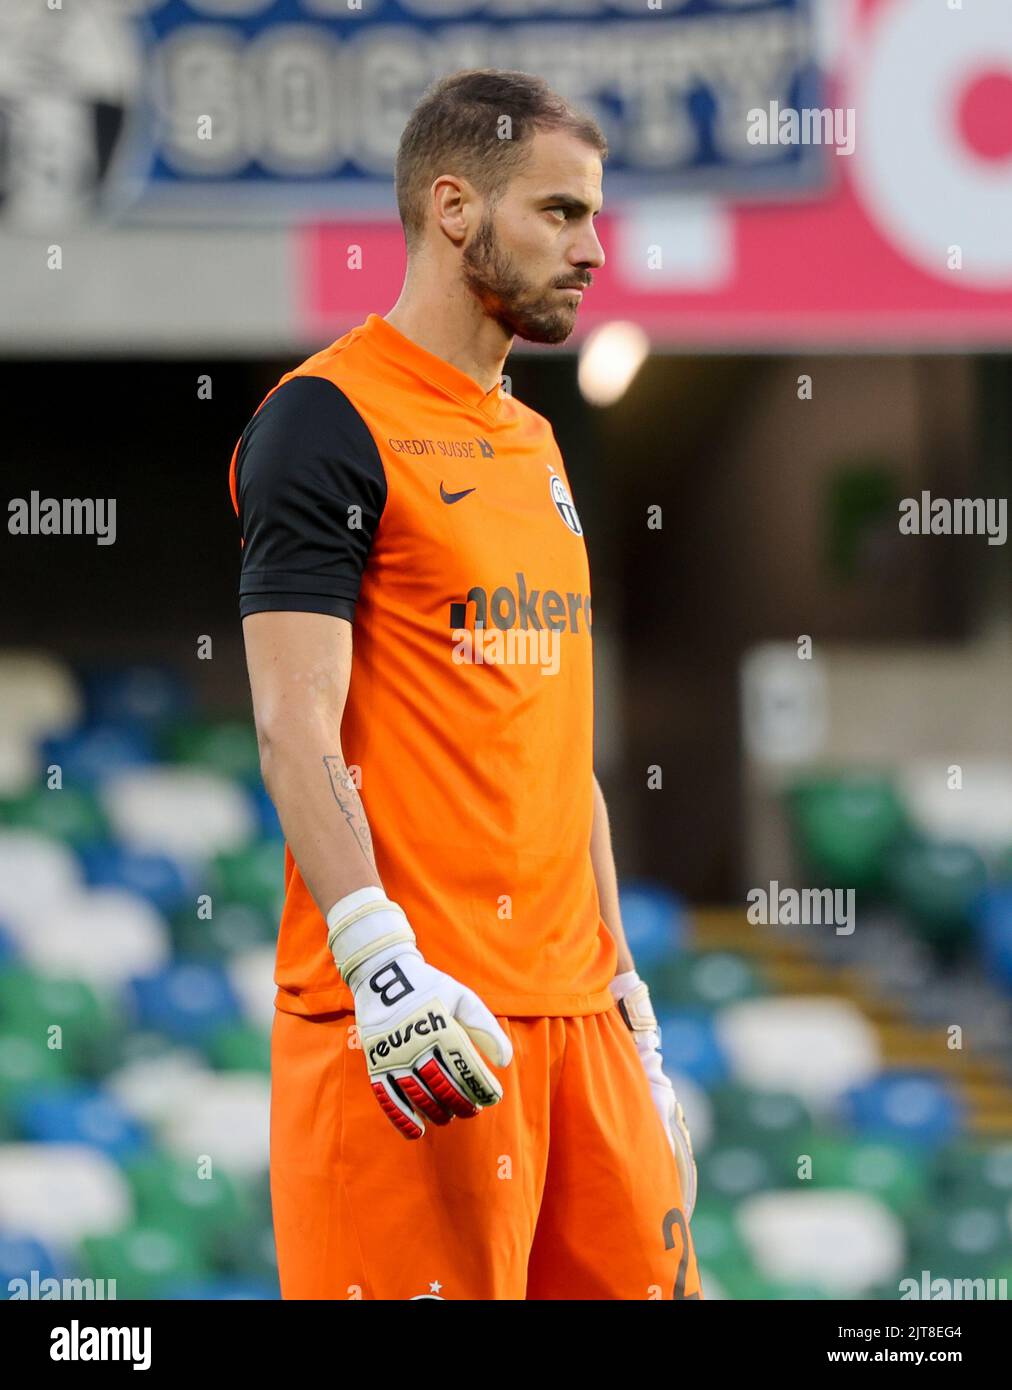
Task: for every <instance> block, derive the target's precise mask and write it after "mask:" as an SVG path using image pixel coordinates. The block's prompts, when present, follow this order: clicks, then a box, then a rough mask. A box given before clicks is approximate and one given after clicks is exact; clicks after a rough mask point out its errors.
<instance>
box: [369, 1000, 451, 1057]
mask: <svg viewBox="0 0 1012 1390" xmlns="http://www.w3.org/2000/svg"><path fill="white" fill-rule="evenodd" d="M446 1027H447V1024H446V1019H445V1018H444V1017H443V1015H442V1014H437V1013H434V1012H433V1011H432V1009H430V1010H429V1013H428V1016H427V1017H421V1018H412V1019H411V1020H410V1021H409V1022H408V1023H406V1024H405V1025H404V1026H403V1027H402V1028H394V1029H392V1030H391V1031H390V1032H389V1033H387V1035H386V1037H385V1038H380V1040H379V1042H376V1043H370V1044H369V1060H370V1062H375V1061H376V1059H377V1058H380V1059H381V1060H383V1061H385V1060H386V1059H387V1058H388V1057H390V1056H391V1055H392V1054H393V1053H395V1052H398V1051H399V1050H400V1049H401V1048H402V1047H404V1046H405V1045H406V1044H407V1043H409V1042H410V1041H411V1039H412V1038H425V1037H430V1036H432V1034H434V1033H440V1032H443V1033H445V1032H446Z"/></svg>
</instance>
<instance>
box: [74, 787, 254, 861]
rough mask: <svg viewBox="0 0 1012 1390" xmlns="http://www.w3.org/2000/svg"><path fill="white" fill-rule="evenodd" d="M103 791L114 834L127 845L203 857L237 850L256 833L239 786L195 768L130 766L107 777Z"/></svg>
mask: <svg viewBox="0 0 1012 1390" xmlns="http://www.w3.org/2000/svg"><path fill="white" fill-rule="evenodd" d="M102 795H103V804H104V806H105V810H106V813H107V815H108V816H109V819H110V821H111V822H112V825H113V827H114V830H115V833H116V834H117V836H118V837H119V838H120V839H121V840H122V842H123V843H124V844H125V845H128V846H129V847H130V848H131V849H137V850H145V851H148V852H152V853H163V854H169V855H178V856H180V857H182V858H198V859H203V858H206V857H208V856H210V855H214V854H220V853H226V852H228V851H229V850H235V849H240V848H241V847H242V846H243V845H245V844H246V843H247V842H248V841H249V840H250V839H251V838H253V837H254V836H255V834H256V833H257V819H256V813H255V810H254V807H253V804H252V801H251V799H250V797H249V795H248V794H247V793H246V792H245V791H244V790H243V788H242V787H241V786H239V785H238V783H236V782H233V781H231V780H230V779H229V778H227V777H221V776H219V775H218V774H217V773H214V772H207V771H204V770H203V769H200V768H190V767H150V768H133V769H131V770H130V771H128V772H122V773H119V774H117V775H115V776H113V777H110V778H109V779H108V781H107V782H106V783H105V785H104V787H103V789H102Z"/></svg>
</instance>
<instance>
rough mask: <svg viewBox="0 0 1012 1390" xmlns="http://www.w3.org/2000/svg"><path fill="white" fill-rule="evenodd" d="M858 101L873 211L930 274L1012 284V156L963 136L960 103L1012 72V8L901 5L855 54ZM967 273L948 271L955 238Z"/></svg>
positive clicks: (897, 1) (880, 18)
mask: <svg viewBox="0 0 1012 1390" xmlns="http://www.w3.org/2000/svg"><path fill="white" fill-rule="evenodd" d="M854 53H855V59H854V61H855V62H856V64H857V71H856V73H855V75H854V78H853V81H854V89H853V91H852V92H849V93H848V102H849V103H850V104H852V105H854V106H856V107H857V109H858V110H859V111H860V112H861V119H862V122H863V126H864V136H863V141H864V144H863V148H862V150H861V157H860V158H859V159H857V160H855V161H854V166H853V175H854V179H855V181H856V185H857V188H858V190H859V192H860V194H861V200H862V203H863V205H864V208H865V211H866V212H867V213H868V215H869V217H871V218H872V220H873V221H875V222H877V223H878V224H879V226H880V228H881V230H882V231H883V232H885V234H886V235H887V237H888V238H889V240H890V241H892V242H894V243H895V244H896V245H897V246H898V247H899V248H900V249H901V250H902V251H903V252H904V253H905V254H906V255H907V256H909V257H910V259H911V260H913V261H914V262H915V264H916V265H917V266H919V267H920V268H921V269H922V270H925V271H927V273H928V274H929V275H933V276H935V277H936V278H937V279H947V280H948V281H949V282H950V283H954V284H958V285H966V286H971V285H972V286H974V287H975V288H977V289H999V288H1002V287H1007V286H1008V285H1010V284H1012V234H1010V231H1009V229H1010V228H1012V176H1010V173H1009V165H1008V161H1007V160H1006V161H1004V162H998V161H996V162H995V163H993V164H989V163H986V162H985V161H983V160H980V159H976V158H975V157H974V156H973V154H972V152H971V151H970V150H969V149H967V148H966V146H965V145H964V144H963V143H962V142H961V141H960V139H959V131H958V128H957V119H956V118H957V107H956V104H957V102H958V99H959V97H960V94H961V90H965V89H966V87H967V85H968V84H969V83H970V82H972V81H973V79H974V77H975V76H983V75H984V74H986V73H992V72H994V71H995V70H997V69H1000V68H1004V69H1007V70H1008V72H1009V74H1010V76H1012V15H1010V12H1009V6H1008V3H1007V0H1005V3H997V4H993V5H980V6H977V7H975V8H974V10H973V13H972V15H971V14H970V13H969V12H964V13H959V12H957V11H953V10H950V9H949V8H948V7H947V6H945V5H938V6H932V5H927V6H926V5H923V4H921V3H919V0H893V3H891V4H889V5H883V6H882V7H881V13H880V14H877V15H873V16H872V17H871V19H870V21H869V23H868V25H867V32H866V34H865V36H864V37H863V38H862V39H861V41H860V44H859V45H855V49H854ZM952 244H956V245H958V246H960V247H961V248H962V252H963V268H962V270H961V271H960V272H959V273H958V274H957V273H955V272H953V271H950V270H948V269H947V268H946V252H947V249H948V247H949V246H950V245H952Z"/></svg>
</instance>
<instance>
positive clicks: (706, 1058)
mask: <svg viewBox="0 0 1012 1390" xmlns="http://www.w3.org/2000/svg"><path fill="white" fill-rule="evenodd" d="M657 1021H658V1023H659V1024H660V1026H661V1047H662V1050H663V1053H664V1065H665V1070H670V1071H672V1072H684V1073H685V1074H686V1076H690V1077H691V1078H692V1080H693V1081H695V1082H696V1083H697V1084H698V1085H700V1086H703V1087H704V1088H708V1087H710V1086H715V1085H717V1084H718V1083H719V1082H721V1081H724V1080H726V1079H727V1076H728V1073H729V1068H728V1061H727V1058H726V1057H725V1055H724V1050H723V1048H722V1047H721V1045H720V1040H719V1038H718V1037H717V1031H716V1028H715V1026H714V1021H713V1018H712V1017H711V1016H710V1015H709V1014H707V1013H704V1012H703V1011H702V1010H699V1009H681V1010H678V1011H675V1012H672V1011H668V1012H665V1013H662V1014H659V1015H658V1019H657Z"/></svg>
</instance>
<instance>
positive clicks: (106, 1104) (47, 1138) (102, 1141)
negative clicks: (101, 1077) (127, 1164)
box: [15, 1083, 149, 1162]
mask: <svg viewBox="0 0 1012 1390" xmlns="http://www.w3.org/2000/svg"><path fill="white" fill-rule="evenodd" d="M15 1109H16V1112H17V1116H18V1120H19V1124H20V1127H21V1129H22V1131H23V1132H24V1134H25V1136H26V1137H27V1138H28V1139H29V1140H35V1141H39V1142H42V1143H49V1144H73V1143H77V1144H90V1145H91V1146H92V1147H93V1148H96V1149H101V1150H102V1152H103V1153H105V1154H108V1155H109V1157H110V1158H113V1159H115V1160H116V1161H117V1162H122V1161H123V1160H124V1159H126V1158H128V1157H130V1156H131V1155H134V1154H138V1153H140V1152H141V1151H142V1150H143V1149H145V1148H146V1147H147V1146H148V1142H149V1141H148V1136H147V1134H146V1132H145V1130H144V1128H143V1126H142V1125H140V1124H138V1123H137V1121H136V1120H135V1119H134V1118H133V1116H132V1115H130V1114H129V1112H128V1111H127V1110H126V1109H125V1108H124V1107H123V1106H122V1105H121V1104H120V1103H119V1101H118V1100H117V1099H116V1098H115V1096H112V1095H110V1094H109V1093H108V1092H107V1091H103V1090H101V1089H100V1088H99V1087H97V1086H90V1085H86V1084H84V1083H73V1084H68V1085H57V1086H47V1087H43V1088H41V1089H40V1090H36V1091H35V1092H34V1094H32V1095H31V1096H28V1097H26V1098H25V1099H24V1100H22V1101H20V1102H19V1103H18V1104H17V1106H16V1107H15Z"/></svg>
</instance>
